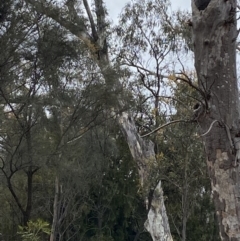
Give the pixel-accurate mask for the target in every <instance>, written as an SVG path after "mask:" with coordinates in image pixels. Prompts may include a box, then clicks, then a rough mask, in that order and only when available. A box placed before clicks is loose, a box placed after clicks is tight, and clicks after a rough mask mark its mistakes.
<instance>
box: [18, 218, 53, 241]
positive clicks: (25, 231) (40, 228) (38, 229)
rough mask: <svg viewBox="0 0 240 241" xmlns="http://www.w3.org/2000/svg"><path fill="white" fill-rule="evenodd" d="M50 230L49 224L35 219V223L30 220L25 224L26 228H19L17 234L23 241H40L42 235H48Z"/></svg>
mask: <svg viewBox="0 0 240 241" xmlns="http://www.w3.org/2000/svg"><path fill="white" fill-rule="evenodd" d="M50 232H51V229H50V227H49V223H47V222H45V221H43V220H41V219H37V220H36V221H32V220H30V221H29V222H28V223H27V227H23V226H19V232H18V234H19V235H20V236H21V238H22V240H23V241H40V240H43V239H41V237H42V235H43V234H47V235H49V234H50ZM45 238H46V237H45Z"/></svg>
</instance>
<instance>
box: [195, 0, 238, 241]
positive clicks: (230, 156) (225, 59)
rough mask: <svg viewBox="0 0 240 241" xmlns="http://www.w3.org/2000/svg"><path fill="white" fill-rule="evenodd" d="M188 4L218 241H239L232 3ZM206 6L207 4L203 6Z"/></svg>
mask: <svg viewBox="0 0 240 241" xmlns="http://www.w3.org/2000/svg"><path fill="white" fill-rule="evenodd" d="M203 2H204V1H197V0H195V1H194V0H192V22H191V23H190V25H191V26H192V32H193V46H194V55H195V68H196V72H197V77H198V87H199V92H200V93H201V96H202V100H201V101H200V102H199V104H198V105H197V106H196V108H195V118H196V121H197V122H198V123H199V125H200V127H201V133H202V136H203V139H204V143H205V149H206V155H207V166H208V171H209V176H210V179H211V186H212V195H213V199H214V203H215V209H216V212H217V216H218V223H219V229H220V236H221V239H222V240H234V241H236V240H240V202H239V197H240V193H239V191H240V190H239V187H240V186H239V164H238V162H239V160H240V155H239V154H240V153H239V151H240V150H239V140H240V139H239V137H240V130H239V96H238V94H239V93H238V86H237V74H236V39H237V35H238V32H237V22H236V8H237V3H236V0H227V1H226V0H211V1H205V4H203ZM208 2H210V3H209V4H208Z"/></svg>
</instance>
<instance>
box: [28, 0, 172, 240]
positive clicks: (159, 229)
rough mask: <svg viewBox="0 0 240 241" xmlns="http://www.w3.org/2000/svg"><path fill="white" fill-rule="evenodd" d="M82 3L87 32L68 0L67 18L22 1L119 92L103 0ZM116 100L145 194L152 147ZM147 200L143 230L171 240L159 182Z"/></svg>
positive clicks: (46, 5)
mask: <svg viewBox="0 0 240 241" xmlns="http://www.w3.org/2000/svg"><path fill="white" fill-rule="evenodd" d="M82 1H83V4H84V7H85V10H86V13H87V16H88V24H89V25H88V26H90V29H89V27H88V26H87V25H86V22H85V19H84V16H81V15H79V14H78V13H77V11H76V9H75V5H74V4H75V3H74V1H72V0H68V1H66V7H67V8H68V17H63V16H64V15H62V13H61V9H59V8H58V7H57V6H55V5H52V4H50V3H46V1H39V0H25V2H26V3H29V4H31V5H32V6H33V7H34V9H35V10H36V11H37V12H39V13H41V14H45V15H46V16H48V17H50V18H52V19H53V20H55V21H56V22H58V23H59V24H60V25H61V26H63V27H65V28H66V29H67V30H69V32H71V33H72V34H73V35H75V36H76V37H78V38H79V39H80V40H81V41H82V42H83V43H85V46H86V47H87V48H88V50H89V53H90V54H91V56H92V59H93V60H94V61H95V63H96V64H97V65H98V67H99V69H100V71H101V73H102V76H103V77H104V79H105V83H106V85H107V86H108V88H109V90H111V91H114V92H121V83H120V79H119V75H118V73H117V72H116V71H115V70H114V68H113V66H112V65H111V62H110V60H109V56H108V54H109V53H108V43H107V39H106V36H107V27H106V26H107V24H106V19H105V12H106V10H105V8H104V6H103V1H102V0H94V5H95V12H92V11H91V9H90V7H89V4H88V1H87V0H82ZM65 16H66V15H65ZM116 90H117V91H116ZM116 98H117V100H116V103H117V105H115V106H114V107H113V108H114V111H115V113H118V123H119V125H120V127H121V129H122V131H123V133H124V135H125V137H126V140H127V142H128V145H129V148H130V151H131V153H132V156H133V158H134V160H135V161H136V164H137V166H138V170H139V178H140V183H141V185H142V187H143V188H144V189H145V190H146V193H147V192H149V191H150V190H149V189H148V187H149V180H148V179H149V178H150V169H151V168H150V167H154V165H155V164H156V157H155V152H154V145H153V143H152V142H151V141H148V140H143V139H142V138H141V137H140V136H139V134H138V133H137V129H136V126H135V122H134V120H133V118H132V116H131V114H130V113H127V112H121V109H122V107H123V106H124V105H125V104H126V103H124V100H123V99H122V96H121V94H119V95H116ZM147 195H148V194H146V196H147ZM151 199H152V200H151V202H149V203H147V198H146V205H147V206H148V210H149V212H148V219H147V221H146V223H145V227H146V228H147V230H148V231H149V233H150V234H151V236H152V239H153V241H171V240H172V237H171V233H170V228H169V223H168V217H167V214H166V210H165V206H164V199H163V191H162V188H161V182H159V183H158V185H157V187H156V188H155V190H154V192H153V195H152V198H151Z"/></svg>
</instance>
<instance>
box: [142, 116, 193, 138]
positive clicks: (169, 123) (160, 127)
mask: <svg viewBox="0 0 240 241" xmlns="http://www.w3.org/2000/svg"><path fill="white" fill-rule="evenodd" d="M179 122H184V123H186V122H189V121H186V120H175V121H170V122H168V123H166V124H164V125H162V126H159V127H158V128H156V129H155V130H153V131H151V132H149V133H147V134H145V135H143V136H141V137H146V136H150V135H151V134H153V133H155V132H157V131H159V130H160V129H163V128H164V127H166V126H169V125H172V124H175V123H179Z"/></svg>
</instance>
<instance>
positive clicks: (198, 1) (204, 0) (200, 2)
mask: <svg viewBox="0 0 240 241" xmlns="http://www.w3.org/2000/svg"><path fill="white" fill-rule="evenodd" d="M194 2H195V5H196V7H197V8H198V10H199V11H202V10H204V9H205V8H206V7H207V6H208V4H209V3H210V2H211V0H194Z"/></svg>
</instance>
